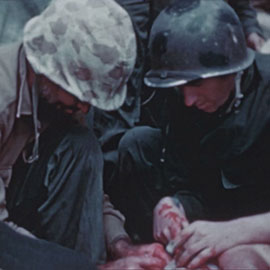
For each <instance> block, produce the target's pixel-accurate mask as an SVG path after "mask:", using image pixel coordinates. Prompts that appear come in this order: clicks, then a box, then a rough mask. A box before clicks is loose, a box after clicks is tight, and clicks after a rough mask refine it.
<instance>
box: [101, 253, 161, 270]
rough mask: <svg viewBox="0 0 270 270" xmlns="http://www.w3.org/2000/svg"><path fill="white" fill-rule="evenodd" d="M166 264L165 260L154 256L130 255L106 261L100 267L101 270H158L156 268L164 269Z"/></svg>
mask: <svg viewBox="0 0 270 270" xmlns="http://www.w3.org/2000/svg"><path fill="white" fill-rule="evenodd" d="M163 268H164V264H163V262H162V261H161V260H160V259H158V258H154V257H143V256H142V257H136V256H130V257H125V258H121V259H118V260H116V261H112V262H109V263H106V264H104V265H100V266H99V267H98V269H99V270H107V269H111V270H119V269H125V270H128V269H133V270H134V269H136V270H156V269H163Z"/></svg>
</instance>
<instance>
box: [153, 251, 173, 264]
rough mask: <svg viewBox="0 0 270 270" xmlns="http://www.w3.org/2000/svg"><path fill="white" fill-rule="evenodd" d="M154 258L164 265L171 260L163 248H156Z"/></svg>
mask: <svg viewBox="0 0 270 270" xmlns="http://www.w3.org/2000/svg"><path fill="white" fill-rule="evenodd" d="M153 256H154V257H157V258H160V259H161V260H162V261H164V262H165V263H166V264H167V263H168V262H169V261H170V260H171V257H170V256H169V255H168V254H167V253H166V252H165V250H164V248H163V247H162V248H157V249H156V250H155V252H154V254H153Z"/></svg>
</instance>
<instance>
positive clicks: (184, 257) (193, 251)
mask: <svg viewBox="0 0 270 270" xmlns="http://www.w3.org/2000/svg"><path fill="white" fill-rule="evenodd" d="M202 250H204V249H199V248H198V247H197V246H196V245H193V246H191V247H189V248H188V249H185V250H184V252H183V253H182V254H180V256H179V257H178V258H176V262H177V266H180V267H184V266H187V264H188V263H189V262H190V261H191V260H192V259H193V258H194V257H195V256H197V254H198V253H200V252H201V251H202Z"/></svg>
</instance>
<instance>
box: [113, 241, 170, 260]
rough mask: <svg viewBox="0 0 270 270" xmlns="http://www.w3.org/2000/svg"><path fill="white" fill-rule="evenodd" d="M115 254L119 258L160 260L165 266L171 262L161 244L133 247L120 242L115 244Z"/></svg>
mask: <svg viewBox="0 0 270 270" xmlns="http://www.w3.org/2000/svg"><path fill="white" fill-rule="evenodd" d="M114 252H115V255H116V257H117V258H124V257H130V256H132V257H137V258H143V260H144V258H145V257H151V258H156V259H159V260H160V261H161V262H162V264H163V265H166V264H167V263H168V262H169V261H170V260H171V257H170V256H169V255H168V254H167V253H166V251H165V250H164V247H163V246H162V245H161V244H159V243H153V244H144V245H133V244H131V243H129V242H127V241H125V240H119V241H118V242H117V243H116V244H115V251H114ZM138 260H139V259H138Z"/></svg>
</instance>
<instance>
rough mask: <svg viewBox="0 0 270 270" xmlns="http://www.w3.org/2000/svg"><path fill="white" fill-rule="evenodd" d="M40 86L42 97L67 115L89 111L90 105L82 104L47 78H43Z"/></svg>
mask: <svg viewBox="0 0 270 270" xmlns="http://www.w3.org/2000/svg"><path fill="white" fill-rule="evenodd" d="M39 86H40V95H41V97H42V98H43V99H45V100H46V101H47V102H48V103H49V104H50V105H54V106H55V107H56V108H57V109H59V110H61V111H63V112H64V113H66V114H75V113H76V112H78V111H81V112H83V113H84V114H86V113H87V112H88V111H89V108H90V105H89V104H88V103H86V102H81V101H80V100H78V99H77V98H76V97H74V96H73V95H71V94H70V93H68V92H66V91H65V90H63V89H62V88H61V87H60V86H58V85H57V84H55V83H53V82H51V81H50V80H49V79H47V78H46V77H45V76H41V78H40V81H39Z"/></svg>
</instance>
